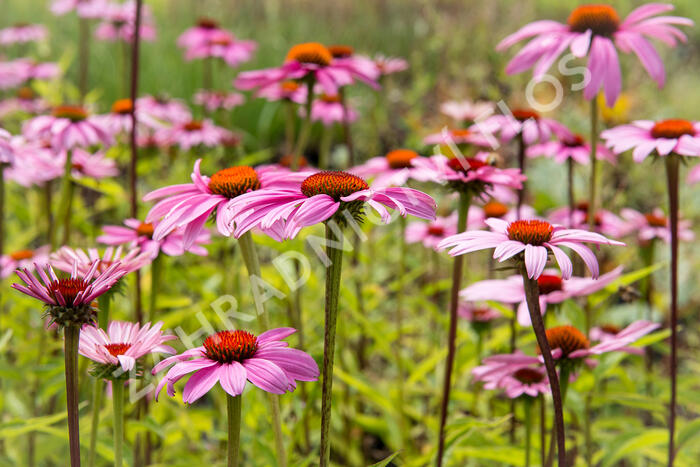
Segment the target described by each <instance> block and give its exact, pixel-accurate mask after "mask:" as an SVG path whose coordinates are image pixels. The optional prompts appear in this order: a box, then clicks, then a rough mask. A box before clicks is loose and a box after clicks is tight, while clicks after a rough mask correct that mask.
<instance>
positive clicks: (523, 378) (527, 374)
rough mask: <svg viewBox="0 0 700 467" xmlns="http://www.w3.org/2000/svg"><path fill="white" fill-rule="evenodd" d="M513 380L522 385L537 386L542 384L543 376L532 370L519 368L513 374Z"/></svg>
mask: <svg viewBox="0 0 700 467" xmlns="http://www.w3.org/2000/svg"><path fill="white" fill-rule="evenodd" d="M513 378H515V379H517V380H518V381H520V382H521V383H523V384H537V383H541V382H542V380H543V379H544V375H543V374H542V373H541V372H540V371H537V370H535V369H534V368H521V369H519V370H518V371H516V372H515V373H513Z"/></svg>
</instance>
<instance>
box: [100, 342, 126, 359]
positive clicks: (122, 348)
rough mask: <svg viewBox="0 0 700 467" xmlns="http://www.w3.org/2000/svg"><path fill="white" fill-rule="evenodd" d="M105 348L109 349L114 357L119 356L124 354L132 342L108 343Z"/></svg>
mask: <svg viewBox="0 0 700 467" xmlns="http://www.w3.org/2000/svg"><path fill="white" fill-rule="evenodd" d="M104 348H105V349H107V352H109V353H110V355H112V356H113V357H118V356H119V355H124V354H125V353H126V351H127V350H129V349H130V348H131V344H125V343H118V344H106V345H105V346H104Z"/></svg>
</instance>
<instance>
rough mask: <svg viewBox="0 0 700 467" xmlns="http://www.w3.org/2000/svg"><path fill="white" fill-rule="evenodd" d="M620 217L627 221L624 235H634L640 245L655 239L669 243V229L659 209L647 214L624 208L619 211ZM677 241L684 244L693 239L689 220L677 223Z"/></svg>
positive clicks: (666, 219)
mask: <svg viewBox="0 0 700 467" xmlns="http://www.w3.org/2000/svg"><path fill="white" fill-rule="evenodd" d="M620 215H621V216H622V218H623V219H624V220H625V221H627V230H626V233H628V234H629V233H634V234H635V235H636V236H637V239H638V240H639V242H640V243H642V244H647V243H648V242H650V241H651V240H654V239H656V238H658V239H660V240H662V241H663V242H664V243H670V242H671V228H670V226H669V222H668V218H667V217H666V214H664V212H663V211H662V210H661V209H660V208H656V209H654V210H653V211H651V212H650V213H647V214H643V213H641V212H639V211H635V210H634V209H630V208H624V209H622V210H620ZM678 239H679V240H683V241H684V242H690V241H693V240H694V239H695V233H694V232H693V229H692V228H691V223H690V221H689V220H679V221H678Z"/></svg>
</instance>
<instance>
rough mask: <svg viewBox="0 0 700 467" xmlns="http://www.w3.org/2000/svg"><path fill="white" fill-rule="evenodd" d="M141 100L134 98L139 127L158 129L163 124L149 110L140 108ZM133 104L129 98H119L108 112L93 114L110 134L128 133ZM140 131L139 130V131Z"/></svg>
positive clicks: (142, 128)
mask: <svg viewBox="0 0 700 467" xmlns="http://www.w3.org/2000/svg"><path fill="white" fill-rule="evenodd" d="M142 107H143V106H142V101H141V100H140V99H137V100H136V110H135V111H136V118H137V122H138V124H139V129H141V130H148V129H151V130H152V129H159V128H163V124H162V123H161V122H160V121H159V120H158V119H157V118H155V117H153V116H152V115H151V113H149V112H144V110H143V109H142ZM132 108H133V105H132V104H131V99H119V100H117V101H115V102H114V104H112V109H111V111H110V112H109V113H107V114H104V115H97V116H95V120H96V121H98V122H99V123H100V124H101V125H102V127H104V128H105V129H106V130H107V131H109V132H110V133H111V134H112V135H115V136H116V135H118V134H128V133H130V132H131V111H132ZM141 132H142V131H139V133H141Z"/></svg>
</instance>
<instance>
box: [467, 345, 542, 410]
mask: <svg viewBox="0 0 700 467" xmlns="http://www.w3.org/2000/svg"><path fill="white" fill-rule="evenodd" d="M512 355H513V356H514V357H518V356H524V354H522V353H515V354H512ZM500 357H501V355H494V356H492V357H487V358H485V359H484V361H483V365H481V366H477V367H476V368H474V369H473V370H472V375H473V376H474V381H482V382H484V388H485V389H488V390H495V389H504V390H505V392H506V395H507V396H508V397H510V398H511V399H515V398H516V397H520V396H522V395H528V396H530V397H537V396H538V395H540V394H549V393H550V392H551V391H550V388H549V381H548V380H547V375H546V373H545V372H544V369H543V368H542V365H541V364H540V363H539V362H537V363H515V362H509V361H506V362H505V363H504V362H503V361H501V358H500Z"/></svg>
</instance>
